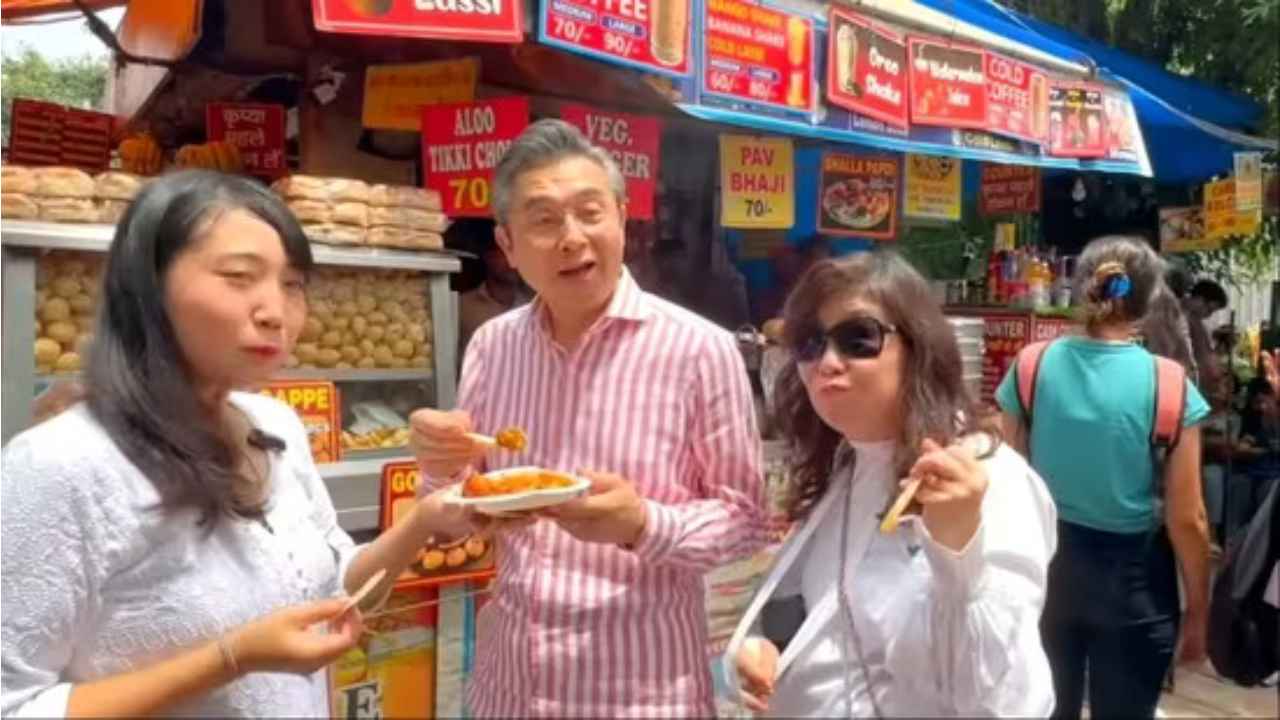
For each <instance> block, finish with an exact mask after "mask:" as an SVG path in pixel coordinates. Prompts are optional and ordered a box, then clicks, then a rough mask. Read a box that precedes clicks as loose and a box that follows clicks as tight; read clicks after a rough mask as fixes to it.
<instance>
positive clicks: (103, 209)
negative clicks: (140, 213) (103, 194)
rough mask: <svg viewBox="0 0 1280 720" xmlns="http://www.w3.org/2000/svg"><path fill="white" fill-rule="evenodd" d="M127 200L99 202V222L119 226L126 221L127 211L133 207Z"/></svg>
mask: <svg viewBox="0 0 1280 720" xmlns="http://www.w3.org/2000/svg"><path fill="white" fill-rule="evenodd" d="M131 204H132V203H130V202H129V201H127V200H99V201H98V222H100V223H104V224H107V225H118V224H119V223H120V221H121V220H123V219H124V214H125V211H127V210H128V209H129V205H131Z"/></svg>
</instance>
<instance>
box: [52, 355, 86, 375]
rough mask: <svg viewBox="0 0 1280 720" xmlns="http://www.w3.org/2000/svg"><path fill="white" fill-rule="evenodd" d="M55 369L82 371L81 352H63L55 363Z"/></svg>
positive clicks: (59, 370) (60, 370)
mask: <svg viewBox="0 0 1280 720" xmlns="http://www.w3.org/2000/svg"><path fill="white" fill-rule="evenodd" d="M53 369H54V370H56V371H58V372H68V373H70V372H80V354H79V353H74V352H69V353H63V354H62V355H60V356H59V357H58V361H57V362H56V363H54V366H53Z"/></svg>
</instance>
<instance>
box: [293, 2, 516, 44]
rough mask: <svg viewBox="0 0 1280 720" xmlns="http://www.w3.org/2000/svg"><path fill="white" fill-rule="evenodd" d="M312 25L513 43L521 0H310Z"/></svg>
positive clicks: (335, 29)
mask: <svg viewBox="0 0 1280 720" xmlns="http://www.w3.org/2000/svg"><path fill="white" fill-rule="evenodd" d="M311 14H312V15H313V16H314V17H315V20H316V29H317V30H320V31H322V32H340V33H355V34H357V35H374V36H379V35H398V36H400V37H413V38H440V39H444V40H475V41H477V42H504V43H519V42H522V41H523V40H524V5H523V3H522V2H521V0H311Z"/></svg>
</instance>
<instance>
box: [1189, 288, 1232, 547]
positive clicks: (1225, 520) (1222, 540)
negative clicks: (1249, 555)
mask: <svg viewBox="0 0 1280 720" xmlns="http://www.w3.org/2000/svg"><path fill="white" fill-rule="evenodd" d="M1196 322H1199V321H1198V320H1197V321H1196ZM1235 336H1236V311H1235V310H1232V311H1231V315H1230V316H1229V319H1228V320H1227V337H1228V338H1230V340H1229V341H1228V342H1229V343H1231V344H1230V345H1229V346H1228V347H1227V380H1228V381H1229V382H1230V383H1231V385H1230V387H1231V388H1232V389H1233V390H1234V389H1235V381H1236V371H1235V364H1236V363H1235V357H1236V353H1235ZM1235 399H1236V397H1235V393H1234V392H1233V393H1232V394H1231V401H1230V405H1228V407H1227V465H1226V468H1225V469H1224V471H1223V478H1222V526H1221V527H1220V528H1218V545H1219V546H1221V547H1222V548H1223V549H1224V550H1225V549H1226V546H1227V538H1229V537H1231V532H1230V529H1231V528H1230V526H1231V476H1232V471H1231V467H1232V465H1233V464H1234V461H1235V454H1236V441H1235V438H1233V437H1231V414H1232V411H1233V410H1234V409H1235Z"/></svg>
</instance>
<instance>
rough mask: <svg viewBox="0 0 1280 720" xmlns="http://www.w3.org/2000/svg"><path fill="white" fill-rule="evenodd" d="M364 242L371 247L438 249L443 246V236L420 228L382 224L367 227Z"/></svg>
mask: <svg viewBox="0 0 1280 720" xmlns="http://www.w3.org/2000/svg"><path fill="white" fill-rule="evenodd" d="M366 242H367V243H368V244H369V245H370V246H373V247H390V248H404V249H406V250H440V249H442V248H443V247H444V236H442V235H440V234H439V233H433V232H425V231H422V230H408V229H405V228H397V227H386V226H383V227H374V228H369V234H368V235H367V236H366Z"/></svg>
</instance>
